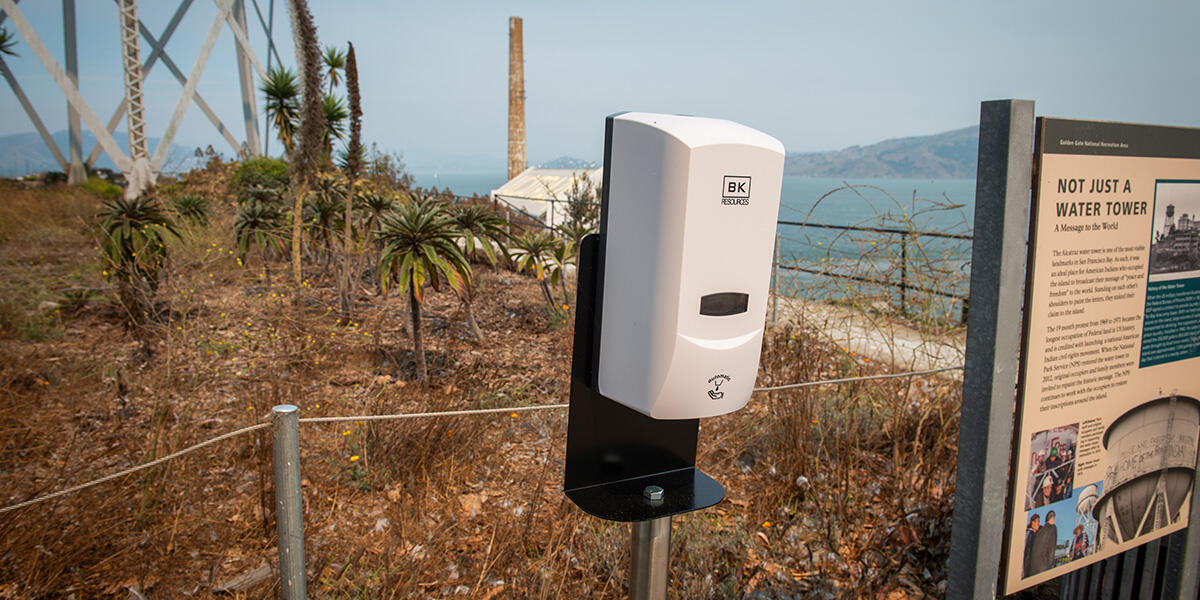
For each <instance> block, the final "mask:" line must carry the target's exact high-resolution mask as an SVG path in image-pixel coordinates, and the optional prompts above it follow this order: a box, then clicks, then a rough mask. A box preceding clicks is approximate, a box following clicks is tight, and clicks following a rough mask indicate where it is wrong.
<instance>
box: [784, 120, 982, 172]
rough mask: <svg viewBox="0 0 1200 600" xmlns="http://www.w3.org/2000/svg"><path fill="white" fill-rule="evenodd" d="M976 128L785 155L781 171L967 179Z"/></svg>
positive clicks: (976, 142)
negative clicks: (840, 148)
mask: <svg viewBox="0 0 1200 600" xmlns="http://www.w3.org/2000/svg"><path fill="white" fill-rule="evenodd" d="M978 152H979V127H978V126H971V127H964V128H962V129H955V130H954V131H947V132H945V133H939V134H935V135H924V136H918V137H907V138H896V139H891V140H884V141H882V142H879V143H878V144H872V145H870V146H851V147H849V148H845V149H843V150H834V151H830V152H811V153H788V155H787V159H786V160H785V162H784V167H783V172H784V174H786V175H804V176H808V177H863V178H905V179H924V178H930V179H970V178H973V177H975V158H976V154H977V153H978Z"/></svg>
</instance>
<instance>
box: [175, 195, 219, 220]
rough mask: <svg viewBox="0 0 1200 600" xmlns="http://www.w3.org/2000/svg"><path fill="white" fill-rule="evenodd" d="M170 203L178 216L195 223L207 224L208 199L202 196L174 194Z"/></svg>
mask: <svg viewBox="0 0 1200 600" xmlns="http://www.w3.org/2000/svg"><path fill="white" fill-rule="evenodd" d="M171 205H172V206H173V207H174V208H175V212H176V213H178V214H179V216H181V217H183V218H184V219H187V220H188V221H190V222H192V223H194V224H196V225H208V215H209V213H210V212H211V211H210V210H209V207H208V200H207V199H205V198H204V197H202V196H175V197H174V198H171Z"/></svg>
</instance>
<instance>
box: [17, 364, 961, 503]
mask: <svg viewBox="0 0 1200 600" xmlns="http://www.w3.org/2000/svg"><path fill="white" fill-rule="evenodd" d="M962 368H963V367H962V365H958V366H953V367H942V368H939V369H927V370H924V371H907V372H904V373H887V374H884V375H864V376H862V377H845V378H841V379H824V380H821V381H806V382H802V383H792V384H788V385H777V386H771V387H759V388H754V390H753V391H755V392H769V391H775V390H785V389H794V388H801V387H810V386H818V385H833V384H838V383H849V382H854V381H869V380H873V379H892V378H895V377H913V376H916V375H931V374H934V373H942V372H945V371H954V370H958V369H962ZM568 406H570V405H569V404H568V403H565V402H563V403H559V404H539V405H532V406H512V407H506V408H478V409H470V410H451V411H442V412H422V413H397V414H388V415H360V416H348V417H305V418H302V419H299V421H300V422H301V423H342V422H346V421H387V420H396V419H417V418H425V417H455V416H466V415H487V414H498V413H519V412H530V411H535V410H557V409H560V408H567V407H568ZM270 426H271V423H259V424H257V425H250V426H249V427H243V428H241V429H238V430H236V431H230V432H229V433H224V434H221V435H219V436H217V437H215V438H212V439H209V440H205V441H203V442H200V443H198V444H194V445H192V446H188V447H187V448H184V449H183V450H179V451H177V452H172V453H171V454H168V455H166V456H163V457H161V458H157V459H154V460H152V461H150V462H148V463H144V464H141V465H137V466H135V467H130V468H128V469H124V470H121V471H118V472H116V473H112V474H110V475H105V476H104V477H101V478H99V479H94V480H92V481H89V482H87V483H81V484H79V485H75V486H71V487H69V488H65V489H62V490H59V491H57V492H51V493H49V494H46V495H44V496H38V497H36V498H32V499H30V500H26V501H24V502H19V503H17V504H13V505H12V506H6V507H4V508H0V515H2V514H5V513H8V512H12V511H14V510H19V509H22V508H25V507H28V506H33V505H35V504H40V503H42V502H46V501H47V500H53V499H55V498H59V497H62V496H66V495H67V494H72V493H74V492H78V491H80V490H85V489H87V488H90V487H92V486H96V485H100V484H101V483H105V482H107V481H112V480H114V479H119V478H121V477H124V476H126V475H131V474H133V473H137V472H138V471H144V470H146V469H149V468H152V467H155V466H158V465H161V464H163V463H165V462H167V461H169V460H173V459H176V458H179V457H181V456H184V455H186V454H190V453H192V452H195V451H197V450H200V449H201V448H205V447H207V446H211V445H213V444H215V443H217V442H220V441H224V440H227V439H230V438H233V437H237V436H239V435H242V434H246V433H250V432H252V431H258V430H260V429H265V428H267V427H270Z"/></svg>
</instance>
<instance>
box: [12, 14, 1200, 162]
mask: <svg viewBox="0 0 1200 600" xmlns="http://www.w3.org/2000/svg"><path fill="white" fill-rule="evenodd" d="M309 1H310V3H311V7H312V10H313V13H314V15H315V17H316V22H317V27H318V34H319V36H320V40H321V43H322V45H327V44H338V45H341V46H343V47H344V46H345V44H346V42H347V41H351V42H353V43H354V44H355V47H356V49H357V53H358V63H359V72H360V78H361V87H362V93H363V103H364V113H365V114H364V117H363V124H364V125H363V127H364V137H365V138H366V139H367V141H369V142H370V141H373V142H376V143H378V144H379V145H380V146H381V147H383V148H386V149H389V150H398V151H402V152H404V154H405V157H406V160H407V161H408V162H409V163H410V165H412V166H414V167H422V166H425V165H436V164H437V163H439V162H444V161H445V160H446V159H445V158H444V157H445V156H447V155H486V156H491V157H493V158H494V161H495V162H496V163H497V164H501V165H502V164H503V158H504V156H505V144H506V135H507V65H508V17H509V16H520V17H522V18H524V32H525V86H526V94H527V101H526V111H527V112H526V118H527V122H528V157H529V160H530V161H531V162H539V161H544V160H549V159H551V158H554V157H557V156H560V155H564V154H569V155H573V156H577V157H580V158H584V159H589V160H599V159H600V158H601V151H602V146H603V119H604V116H605V115H607V114H610V113H613V112H618V111H623V110H645V111H656V112H671V113H684V114H694V115H702V116H712V117H721V118H727V119H732V120H735V121H739V122H742V123H745V124H747V125H750V126H752V127H755V128H758V129H761V130H763V131H765V132H767V133H770V134H771V135H774V136H775V137H777V138H779V139H780V140H782V141H783V143H784V145H785V146H786V147H787V148H788V150H789V151H815V150H830V149H838V148H843V147H846V146H851V145H855V144H863V145H865V144H871V143H874V142H878V141H880V140H883V139H887V138H893V137H902V136H910V135H924V134H931V133H938V132H941V131H946V130H950V129H955V128H959V127H965V126H968V125H972V124H974V123H976V122H977V121H978V112H979V102H980V101H981V100H986V99H995V98H1027V99H1033V100H1035V101H1036V102H1037V108H1036V110H1037V113H1038V114H1039V115H1047V116H1059V117H1073V118H1084V119H1100V120H1119V121H1131V122H1149V123H1160V124H1168V125H1186V126H1200V69H1197V68H1196V66H1195V65H1196V62H1197V59H1198V58H1200V35H1196V32H1195V26H1196V23H1198V22H1200V2H1195V0H1190V1H1179V2H1172V1H1151V2H1128V1H1109V0H1089V1H1073V0H1072V1H1057V0H1055V1H1045V0H1039V1H1026V0H1018V1H1011V2H963V1H961V0H956V1H946V2H921V1H914V2H882V1H878V2H866V1H857V2H855V1H846V2H829V1H827V0H826V1H821V2H809V1H802V2H783V1H779V2H742V3H734V2H708V1H694V2H660V3H651V2H640V3H639V2H619V1H605V2H588V3H578V2H452V1H446V2H423V3H411V2H397V1H384V0H378V1H356V2H351V1H340V2H334V1H331V0H309ZM247 2H248V4H249V0H247ZM258 3H259V6H260V8H261V9H262V11H263V13H264V16H265V14H266V12H267V11H268V7H269V5H270V3H271V0H258ZM77 4H78V8H77V11H78V22H79V34H78V35H79V46H80V77H81V83H80V86H81V88H82V90H83V92H84V94H85V96H86V97H87V99H88V100H89V102H90V103H91V105H92V107H93V108H94V109H95V110H96V112H98V113H100V118H101V120H103V121H107V119H108V117H109V115H110V114H111V112H112V110H113V108H114V107H115V106H116V104H117V102H118V101H119V100H120V98H121V94H122V91H121V66H120V58H119V50H120V41H119V35H118V29H117V19H116V15H117V11H116V5H115V3H113V2H106V1H104V0H81V1H79V2H78V3H77ZM177 4H178V3H177V2H173V1H168V0H154V1H143V2H141V11H142V19H143V20H144V21H145V22H146V24H147V26H148V27H149V28H150V30H151V31H152V32H153V33H154V34H155V35H158V34H159V33H160V32H161V31H162V29H163V27H164V26H165V24H166V23H167V21H168V20H169V19H170V17H171V14H172V13H173V12H174V9H175V7H176V6H177ZM19 7H20V9H21V10H22V11H24V13H25V15H26V17H27V18H28V19H29V20H30V21H31V22H33V24H34V27H35V28H36V29H37V31H38V33H39V35H40V36H41V37H42V38H43V40H44V42H45V43H46V44H47V45H48V46H49V47H50V48H51V49H52V51H53V52H55V53H56V57H57V59H58V60H59V61H60V63H61V61H62V27H61V14H62V7H61V3H60V2H53V1H50V0H36V1H35V0H26V1H25V2H21V3H20V4H19ZM248 12H249V19H250V21H251V24H252V25H254V26H253V27H252V28H251V29H252V32H251V37H252V39H253V42H254V44H255V46H256V47H257V48H258V49H259V50H258V52H259V56H260V58H261V59H262V60H263V61H265V60H266V52H265V46H266V42H265V39H266V38H265V36H264V35H263V33H262V30H261V28H260V27H258V26H257V18H256V16H255V14H254V6H253V4H249V10H248ZM275 13H276V14H275V25H276V27H277V31H276V35H275V40H276V44H277V45H278V46H279V49H280V54H281V55H282V57H283V60H284V61H285V63H286V64H288V65H289V66H291V65H294V63H295V54H294V51H293V50H292V44H291V35H290V26H289V20H288V13H287V9H286V2H284V0H276V1H275ZM215 14H216V13H215V8H214V5H213V4H212V3H210V2H209V1H206V0H196V1H195V2H194V3H193V5H192V7H191V8H190V10H189V12H188V14H187V16H186V17H185V18H184V20H183V22H182V26H181V27H180V29H179V31H178V32H177V33H176V34H175V37H174V38H172V40H171V41H170V43H169V44H168V46H167V47H168V52H170V53H171V54H172V57H173V58H174V59H175V61H176V62H177V63H178V64H179V68H180V69H181V70H182V71H183V72H184V73H185V74H186V73H188V72H190V71H191V70H192V63H193V61H194V60H195V58H196V55H197V54H198V51H199V47H200V44H201V42H202V40H203V37H204V34H205V32H206V31H207V29H208V28H209V26H210V25H211V23H212V20H213V17H214V15H215ZM5 26H7V27H8V28H9V29H10V31H11V30H12V27H11V23H8V22H6V23H5ZM16 51H17V52H18V53H20V56H19V57H15V58H14V57H6V61H7V62H8V64H9V66H10V67H11V69H12V70H13V71H14V73H15V74H16V77H17V79H18V81H19V82H20V83H21V84H22V85H23V86H24V88H25V90H26V92H27V93H28V94H29V96H30V97H31V99H32V100H33V103H34V104H35V105H36V106H37V107H38V110H39V111H40V112H41V115H42V118H43V119H44V120H45V121H46V122H47V125H48V127H49V128H50V129H51V130H58V129H62V128H64V127H65V126H66V125H65V124H66V114H65V113H66V111H65V108H64V106H65V101H64V100H63V99H62V97H61V95H60V94H59V93H58V90H57V87H56V86H55V85H54V83H53V82H52V81H51V79H50V78H49V76H48V75H47V74H46V73H45V71H44V70H43V68H42V66H41V64H40V63H39V62H38V61H37V60H36V58H35V57H34V56H33V54H32V52H29V51H28V48H27V46H26V44H25V42H24V40H23V39H21V38H20V37H19V36H18V46H17V48H16ZM142 52H143V57H146V56H148V55H149V52H150V50H149V46H148V45H147V44H145V43H143V46H142ZM236 73H237V71H236V66H235V63H234V60H233V37H232V34H230V33H229V31H228V29H226V30H225V31H224V32H223V33H222V34H221V37H220V38H219V40H218V43H217V47H216V50H215V51H214V52H213V54H212V57H211V59H210V60H209V63H208V67H207V69H206V71H205V73H204V77H203V79H202V81H201V84H200V86H199V90H200V93H201V94H202V95H203V96H204V97H205V99H206V100H208V102H209V103H210V104H211V105H213V107H214V109H215V110H216V111H217V112H218V113H219V114H220V115H221V117H222V119H223V120H224V122H225V123H226V125H227V126H228V127H230V128H231V129H233V130H234V131H235V132H236V135H237V136H238V137H239V138H241V137H242V136H243V134H242V126H241V115H240V104H239V99H238V92H237V78H236ZM180 89H181V88H180V86H179V84H178V83H176V81H175V80H174V78H173V77H172V76H171V75H170V73H169V72H168V71H167V69H165V68H164V67H163V66H162V65H161V64H160V65H158V66H156V67H155V68H154V70H153V71H152V73H151V74H150V76H149V77H148V80H147V83H146V94H147V99H148V102H147V111H148V113H149V114H148V125H149V133H150V134H151V135H152V136H157V135H160V134H161V132H162V130H163V129H164V127H165V124H166V122H167V120H168V118H169V117H170V114H171V112H172V110H173V109H174V106H175V102H176V100H177V98H178V94H179V90H180ZM259 110H260V111H261V110H262V99H261V94H259ZM0 115H3V119H2V122H0V134H8V133H15V132H26V131H32V130H33V126H32V124H31V123H30V122H29V120H28V119H27V118H26V117H25V114H24V113H23V112H22V110H21V109H20V107H19V105H18V104H17V101H16V99H15V97H14V95H13V94H12V93H11V92H10V91H9V90H8V88H7V87H6V86H0ZM121 128H122V129H124V125H122V127H121ZM176 143H180V144H183V145H186V146H195V145H202V144H209V143H211V144H212V145H213V146H214V147H216V148H217V149H218V150H222V151H224V152H226V154H228V153H229V147H228V145H227V144H225V143H224V142H223V141H221V138H220V137H219V136H218V135H217V134H216V132H215V130H214V129H213V128H212V126H211V125H210V124H209V123H208V121H207V119H205V118H204V116H203V114H202V113H201V112H200V111H199V110H198V109H196V108H195V107H194V106H193V107H192V108H190V109H189V111H188V113H187V117H186V119H185V121H184V124H183V126H182V128H181V130H180V133H179V137H178V138H177V140H176ZM278 147H279V146H278V142H275V144H274V148H275V149H278ZM501 168H502V167H501Z"/></svg>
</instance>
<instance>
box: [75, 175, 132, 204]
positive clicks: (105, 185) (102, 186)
mask: <svg viewBox="0 0 1200 600" xmlns="http://www.w3.org/2000/svg"><path fill="white" fill-rule="evenodd" d="M79 187H82V188H83V189H84V190H87V191H88V192H90V193H92V194H95V195H97V196H100V197H101V198H104V199H105V200H116V199H117V198H120V197H121V196H122V195H123V194H124V193H125V192H124V191H122V190H121V187H120V186H118V185H117V184H115V183H113V182H111V181H108V180H106V179H102V178H100V177H88V180H87V181H85V182H84V183H83V185H81V186H79Z"/></svg>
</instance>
